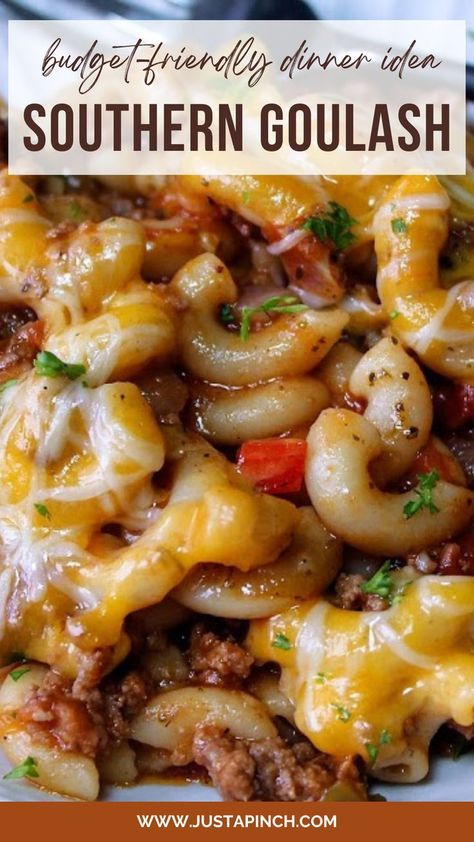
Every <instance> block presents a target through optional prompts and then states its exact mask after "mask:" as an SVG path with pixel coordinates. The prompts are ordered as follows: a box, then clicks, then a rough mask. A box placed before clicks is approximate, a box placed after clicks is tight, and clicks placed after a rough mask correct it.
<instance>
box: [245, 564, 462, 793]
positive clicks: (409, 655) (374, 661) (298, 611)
mask: <svg viewBox="0 0 474 842" xmlns="http://www.w3.org/2000/svg"><path fill="white" fill-rule="evenodd" d="M277 634H283V635H285V636H286V637H287V638H288V640H289V641H290V644H291V648H289V649H287V650H283V649H280V648H278V647H275V645H274V642H275V638H276V635H277ZM247 644H248V646H249V649H250V651H251V652H252V654H253V655H254V656H255V657H256V658H258V659H259V660H262V661H277V662H278V663H279V664H280V665H281V667H282V684H283V688H284V689H285V691H286V692H287V693H288V695H289V696H290V698H291V699H292V701H293V702H294V703H295V706H296V724H297V726H298V728H300V729H301V731H303V733H305V734H306V735H307V736H308V737H309V738H310V739H311V740H312V742H313V743H314V745H315V746H316V747H317V748H318V749H320V750H321V751H324V752H328V753H331V754H336V755H340V756H343V755H347V754H360V755H362V756H363V757H366V758H367V759H368V760H369V762H370V759H371V758H370V752H372V754H373V748H372V749H371V747H375V748H376V750H377V752H376V754H377V757H376V761H375V764H374V766H373V773H374V775H375V776H377V777H380V778H384V779H388V780H402V781H410V782H411V781H415V780H419V779H420V778H421V777H424V775H425V774H426V773H427V771H428V747H429V742H430V740H431V738H432V736H433V735H434V733H435V732H436V731H437V730H438V728H439V727H440V725H441V724H442V723H443V722H446V721H448V720H450V719H453V720H454V721H455V722H457V723H459V724H460V725H464V726H469V725H472V724H473V722H474V579H473V578H471V577H443V578H440V577H435V576H425V577H422V578H420V579H418V580H417V581H415V582H413V583H412V584H411V585H410V586H409V587H408V588H407V590H406V593H405V595H404V596H403V598H402V599H401V601H400V602H399V603H398V604H396V605H394V606H393V607H392V608H390V609H389V610H387V611H377V612H356V611H347V610H343V609H340V608H336V607H334V606H333V605H331V604H329V603H328V602H325V601H324V600H318V601H316V602H311V603H306V604H302V605H299V606H295V607H294V608H292V609H290V611H288V612H285V613H284V614H280V615H277V616H275V617H272V618H270V619H269V620H261V621H253V622H252V624H251V628H250V632H249V636H248V639H247Z"/></svg>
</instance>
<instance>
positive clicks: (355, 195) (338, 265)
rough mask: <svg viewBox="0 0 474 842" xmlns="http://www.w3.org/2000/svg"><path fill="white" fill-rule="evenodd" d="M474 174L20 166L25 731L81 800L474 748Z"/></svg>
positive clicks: (250, 793)
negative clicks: (130, 789) (108, 788)
mask: <svg viewBox="0 0 474 842" xmlns="http://www.w3.org/2000/svg"><path fill="white" fill-rule="evenodd" d="M473 255H474V176H471V175H467V176H466V177H450V178H444V179H438V178H436V177H435V176H430V175H426V176H421V175H406V176H404V175H402V176H400V177H394V176H371V177H369V176H367V177H355V176H351V177H349V176H345V177H334V178H316V177H315V178H299V177H296V176H295V177H293V176H280V177H278V176H271V177H270V176H268V177H266V176H255V177H253V176H235V177H227V178H217V177H202V178H201V177H197V176H176V177H174V178H166V179H165V178H158V177H153V178H152V177H150V178H143V177H130V178H124V177H120V178H119V177H117V178H111V177H109V178H104V179H99V178H98V179H97V180H95V179H91V178H85V177H77V178H76V177H67V178H64V177H59V176H58V177H51V176H48V177H41V178H40V177H38V178H28V179H26V180H22V179H20V178H19V177H17V176H13V175H9V174H8V171H7V169H6V167H5V168H4V169H3V170H1V172H0V291H1V309H0V334H1V346H0V347H1V354H0V381H1V382H0V546H1V551H0V658H1V660H0V664H1V670H0V734H1V737H2V746H3V749H4V752H5V753H6V755H7V757H8V759H9V761H10V762H11V771H10V772H9V773H8V774H7V775H6V778H7V779H18V778H25V779H26V780H27V781H29V782H31V783H33V784H36V785H39V786H42V787H45V788H46V789H48V790H52V791H55V792H58V793H61V794H63V795H67V796H72V797H76V798H81V799H96V798H98V797H99V790H100V786H101V785H102V784H103V783H115V784H121V785H125V784H131V783H133V782H134V781H137V780H139V779H140V778H141V777H143V776H146V775H154V776H159V777H163V776H168V777H169V776H170V775H174V774H176V773H177V770H178V771H180V773H181V775H183V776H184V777H187V778H191V779H193V778H196V777H199V779H201V780H208V781H210V782H212V783H213V785H214V786H216V787H217V788H218V790H219V792H220V793H221V796H222V797H223V798H224V799H227V800H244V801H247V800H270V801H271V800H280V801H318V800H320V799H323V800H333V801H337V800H355V801H357V800H359V801H363V800H367V799H368V798H370V795H369V794H368V793H369V792H370V789H369V787H370V782H371V781H373V780H375V781H376V780H382V781H392V782H399V783H405V782H416V781H419V780H421V779H423V778H424V777H425V776H426V775H427V774H428V771H429V763H430V756H431V754H432V753H433V752H435V751H437V752H444V753H450V754H451V755H452V754H455V753H456V752H459V751H464V750H467V749H468V748H469V746H470V744H471V742H472V739H473V738H474V623H473V617H474V532H473V528H472V524H473V511H474V492H473V490H472V488H473V484H474V449H473V448H474V439H473V436H474V427H473V421H474V368H473V365H474V317H473V313H474V281H473V280H472V278H473V277H474V276H473V269H474V257H473Z"/></svg>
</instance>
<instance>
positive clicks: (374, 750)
mask: <svg viewBox="0 0 474 842" xmlns="http://www.w3.org/2000/svg"><path fill="white" fill-rule="evenodd" d="M365 747H366V749H367V754H368V755H369V760H370V765H371V766H374V765H375V762H376V760H377V757H378V756H379V750H378V747H377V746H374V744H373V743H366V744H365Z"/></svg>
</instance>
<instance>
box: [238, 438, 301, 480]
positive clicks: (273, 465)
mask: <svg viewBox="0 0 474 842" xmlns="http://www.w3.org/2000/svg"><path fill="white" fill-rule="evenodd" d="M306 448H307V445H306V442H305V441H304V440H303V439H254V440H253V441H247V442H245V444H243V445H242V447H241V448H240V449H239V452H238V454H237V466H238V468H239V471H240V472H241V473H242V474H243V475H244V476H245V477H246V478H247V479H248V480H250V482H252V483H253V484H254V485H255V486H256V488H259V489H260V490H261V491H266V492H267V493H268V494H289V493H290V492H294V491H300V490H301V486H302V485H303V475H304V463H305V458H306Z"/></svg>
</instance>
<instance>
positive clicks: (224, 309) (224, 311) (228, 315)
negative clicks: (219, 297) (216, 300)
mask: <svg viewBox="0 0 474 842" xmlns="http://www.w3.org/2000/svg"><path fill="white" fill-rule="evenodd" d="M219 321H220V322H222V324H223V325H231V324H233V323H234V322H235V316H234V311H233V308H232V304H221V307H220V309H219Z"/></svg>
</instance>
